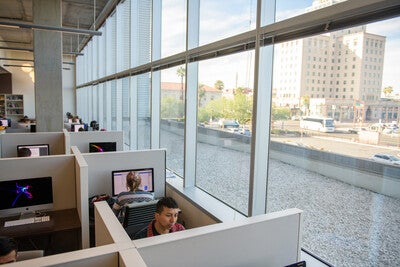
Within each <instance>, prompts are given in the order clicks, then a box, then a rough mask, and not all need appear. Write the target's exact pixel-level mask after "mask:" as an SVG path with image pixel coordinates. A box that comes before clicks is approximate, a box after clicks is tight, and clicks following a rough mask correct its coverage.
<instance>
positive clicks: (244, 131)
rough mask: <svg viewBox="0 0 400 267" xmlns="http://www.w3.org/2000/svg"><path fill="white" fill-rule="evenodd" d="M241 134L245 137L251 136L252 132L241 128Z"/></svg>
mask: <svg viewBox="0 0 400 267" xmlns="http://www.w3.org/2000/svg"><path fill="white" fill-rule="evenodd" d="M239 133H240V134H243V135H246V136H251V131H250V130H249V129H246V128H241V129H240V130H239Z"/></svg>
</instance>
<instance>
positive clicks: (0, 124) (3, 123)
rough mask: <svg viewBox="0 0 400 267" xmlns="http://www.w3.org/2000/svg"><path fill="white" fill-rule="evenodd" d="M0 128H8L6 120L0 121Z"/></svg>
mask: <svg viewBox="0 0 400 267" xmlns="http://www.w3.org/2000/svg"><path fill="white" fill-rule="evenodd" d="M0 126H5V127H10V125H8V119H0Z"/></svg>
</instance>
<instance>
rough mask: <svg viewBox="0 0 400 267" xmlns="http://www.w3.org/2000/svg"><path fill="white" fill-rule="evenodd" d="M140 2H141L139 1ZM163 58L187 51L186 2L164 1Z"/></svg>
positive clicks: (181, 0) (183, 0)
mask: <svg viewBox="0 0 400 267" xmlns="http://www.w3.org/2000/svg"><path fill="white" fill-rule="evenodd" d="M138 2H140V1H138ZM161 27H162V30H161V32H162V33H161V38H162V39H161V56H162V57H167V56H171V55H173V54H177V53H179V52H183V51H184V50H185V49H186V45H185V44H186V1H185V0H163V1H162V25H161Z"/></svg>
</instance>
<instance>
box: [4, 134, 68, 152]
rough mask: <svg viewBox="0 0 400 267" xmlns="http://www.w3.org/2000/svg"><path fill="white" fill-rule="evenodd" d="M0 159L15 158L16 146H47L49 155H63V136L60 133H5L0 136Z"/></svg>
mask: <svg viewBox="0 0 400 267" xmlns="http://www.w3.org/2000/svg"><path fill="white" fill-rule="evenodd" d="M0 142H1V157H2V158H12V157H17V146H18V145H39V144H48V145H49V152H50V155H63V154H65V145H64V134H63V133H62V132H40V133H5V134H0Z"/></svg>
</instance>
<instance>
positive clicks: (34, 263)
mask: <svg viewBox="0 0 400 267" xmlns="http://www.w3.org/2000/svg"><path fill="white" fill-rule="evenodd" d="M118 250H119V247H118V245H116V244H111V245H107V246H102V247H97V248H90V249H83V250H78V251H73V252H68V253H62V254H57V255H51V256H46V257H42V258H36V259H31V260H25V261H20V262H15V263H10V264H6V265H4V266H7V267H8V266H9V267H26V266H29V267H39V266H63V267H82V266H85V267H118V266H121V265H119V252H118ZM133 266H134V265H133ZM139 266H140V265H139Z"/></svg>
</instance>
